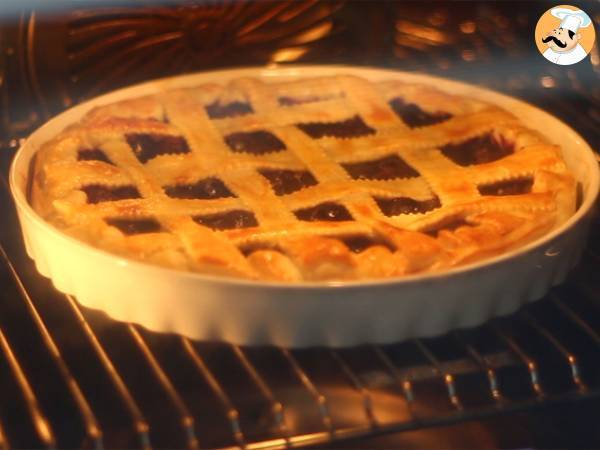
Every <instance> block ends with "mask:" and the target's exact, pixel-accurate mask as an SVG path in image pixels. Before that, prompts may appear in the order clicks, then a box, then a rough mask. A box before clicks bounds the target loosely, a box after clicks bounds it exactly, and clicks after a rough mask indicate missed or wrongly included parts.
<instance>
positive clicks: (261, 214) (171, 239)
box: [30, 76, 576, 282]
mask: <svg viewBox="0 0 600 450" xmlns="http://www.w3.org/2000/svg"><path fill="white" fill-rule="evenodd" d="M34 164H35V168H34V176H33V180H32V181H33V182H32V183H31V185H32V189H31V193H30V195H31V201H32V204H33V206H34V208H35V209H36V210H37V211H38V212H39V213H40V214H41V215H42V216H43V217H44V218H45V219H46V220H47V221H49V222H51V223H52V224H54V225H55V226H56V227H58V228H60V229H62V230H64V231H65V232H67V233H68V234H70V235H72V236H76V237H78V238H80V239H83V240H85V241H87V242H88V243H90V244H92V245H95V246H97V247H99V248H102V249H105V250H108V251H112V252H116V253H119V254H121V255H126V256H130V257H133V258H136V259H140V260H144V261H151V262H154V263H158V264H161V265H164V266H169V267H175V268H180V269H185V270H190V271H198V272H202V273H211V274H226V275H233V276H238V277H244V278H250V279H266V280H280V281H288V282H289V281H302V280H307V281H308V280H351V279H370V278H385V277H398V276H402V275H405V274H412V273H418V272H427V271H439V270H442V269H444V268H448V267H452V266H456V265H458V264H463V263H466V262H470V261H474V260H478V259H481V258H484V257H488V256H491V255H496V254H499V253H501V252H505V251H508V250H511V249H514V248H516V247H518V246H522V245H523V244H525V243H527V242H529V241H531V240H532V239H535V238H537V237H539V236H540V235H542V234H544V233H546V232H547V231H549V230H550V229H552V228H553V227H555V226H557V225H558V224H560V223H562V222H563V221H565V220H566V219H567V218H568V217H569V216H570V215H571V214H573V212H574V209H575V197H576V196H575V191H576V189H575V181H574V179H573V177H572V176H571V174H570V173H569V172H568V170H567V169H566V167H565V164H564V162H563V161H562V159H561V157H560V151H559V148H557V147H556V146H553V145H550V144H548V143H547V142H546V141H545V140H544V138H543V137H541V136H540V135H539V134H537V133H535V132H533V131H531V130H529V129H527V128H526V127H525V126H523V124H521V123H520V122H519V120H518V119H517V118H515V117H514V116H513V115H511V114H510V113H508V112H507V111H504V110H502V109H499V108H498V107H496V106H493V105H489V104H485V103H483V102H479V101H474V100H471V99H467V98H462V97H458V96H453V95H449V94H446V93H443V92H440V91H437V90H435V89H433V88H431V87H427V86H423V85H415V84H405V83H402V82H398V81H386V82H378V83H373V82H369V81H367V80H364V79H361V78H357V77H353V76H334V77H323V78H313V79H303V80H298V81H293V82H263V81H260V80H258V79H252V78H240V79H236V80H234V81H232V82H230V83H229V84H227V85H226V86H222V85H217V84H206V85H201V86H197V87H194V88H189V89H179V90H170V91H165V92H162V93H160V94H157V95H152V96H147V97H142V98H137V99H133V100H127V101H122V102H119V103H114V104H110V105H108V106H103V107H99V108H96V109H94V110H93V111H91V112H90V113H88V114H87V115H86V116H85V117H84V118H83V119H82V120H81V121H80V122H79V123H78V124H76V125H73V126H71V127H69V128H68V129H66V130H65V131H63V132H62V133H61V134H60V135H58V136H57V137H56V138H55V139H53V140H52V141H51V142H49V143H47V144H45V145H44V146H43V147H42V148H41V149H40V150H39V152H38V154H37V157H36V161H35V163H34Z"/></svg>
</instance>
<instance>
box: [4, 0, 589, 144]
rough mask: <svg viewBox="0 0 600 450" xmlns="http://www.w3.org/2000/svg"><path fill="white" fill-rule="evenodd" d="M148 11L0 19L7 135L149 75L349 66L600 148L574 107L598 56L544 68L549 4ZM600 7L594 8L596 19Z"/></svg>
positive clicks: (92, 10)
mask: <svg viewBox="0 0 600 450" xmlns="http://www.w3.org/2000/svg"><path fill="white" fill-rule="evenodd" d="M140 3H141V2H138V4H140ZM148 3H149V4H154V5H157V4H158V5H161V6H138V5H135V6H131V5H132V4H131V2H130V3H124V2H119V3H115V2H103V3H99V4H98V5H94V4H93V3H92V2H88V3H85V2H83V6H86V5H88V6H86V7H84V8H77V9H68V10H63V9H61V7H60V5H61V3H60V2H58V3H56V2H47V3H46V4H44V3H42V5H44V6H43V7H41V8H39V9H38V10H33V11H32V10H25V11H18V10H16V9H11V10H10V14H8V13H7V14H4V15H2V16H0V17H1V18H3V20H4V21H5V22H6V23H5V25H4V26H3V27H2V29H1V33H2V34H1V39H0V45H2V47H3V52H2V54H1V56H0V57H1V58H2V60H1V66H0V67H2V70H3V75H4V83H3V84H2V98H3V101H2V108H3V117H4V119H3V121H2V127H3V131H4V134H5V135H9V136H11V137H12V136H19V135H21V134H23V133H24V132H26V131H27V130H28V129H30V128H31V127H33V126H35V124H38V123H40V121H41V120H43V119H44V118H47V117H48V116H51V115H53V114H55V113H57V112H58V111H61V110H63V109H65V108H66V107H68V106H70V105H73V104H74V103H78V102H80V101H81V100H84V99H86V98H90V97H93V96H96V95H98V94H101V93H103V92H107V91H110V90H113V89H115V88H118V87H122V86H126V85H130V84H133V83H137V82H140V81H144V80H149V79H153V78H160V77H165V76H171V75H178V74H183V73H189V72H194V71H202V70H209V69H215V68H228V67H239V66H249V65H250V66H252V65H259V66H262V65H267V64H271V65H289V64H352V65H366V66H382V67H388V68H396V69H401V70H409V71H423V72H427V73H430V74H443V76H445V77H451V78H458V79H462V80H467V81H470V82H475V83H478V84H482V85H486V86H489V87H491V88H493V89H497V90H501V91H508V92H510V93H511V94H512V95H516V96H519V97H523V98H525V99H527V100H529V101H532V102H535V103H537V104H539V105H540V106H542V107H546V108H550V109H552V110H553V111H555V113H556V114H557V115H559V116H561V117H564V118H565V119H567V120H568V119H571V120H568V121H569V122H570V123H572V122H576V123H577V125H578V127H579V130H580V131H581V132H582V133H583V134H584V136H585V137H587V138H588V139H589V140H591V141H592V144H593V145H592V146H596V144H597V143H598V141H597V140H596V139H597V135H595V134H594V131H595V126H596V125H597V122H594V118H596V119H597V111H594V110H587V109H584V112H586V113H587V114H584V116H585V117H582V116H581V115H580V114H577V113H578V111H579V108H578V105H580V106H584V108H589V106H585V105H586V102H589V100H590V99H589V97H590V95H589V94H592V97H593V99H594V100H595V101H597V99H598V95H599V94H598V91H597V89H598V84H597V81H598V71H599V70H600V68H599V67H600V66H599V64H600V62H599V61H598V59H599V55H598V47H597V46H596V47H595V48H594V49H593V51H592V55H591V58H590V59H589V60H588V61H585V62H583V63H581V64H577V65H575V66H571V67H570V68H569V69H568V70H564V68H562V67H557V66H554V65H550V64H548V63H547V61H546V60H545V59H543V58H542V57H540V55H539V54H538V53H537V51H536V48H535V45H534V44H533V29H534V27H535V24H536V22H537V19H538V18H539V16H540V15H541V14H542V13H543V12H544V11H545V10H546V9H547V7H548V5H547V4H546V3H543V2H444V1H441V2H426V3H422V2H416V1H413V2H376V1H373V2H364V1H344V0H330V1H321V2H319V1H301V2H298V1H275V2H273V1H254V2H253V1H227V0H225V1H218V2H179V3H177V2H169V3H165V2H163V3H160V2H158V3H157V2H148ZM53 4H55V5H59V6H54V7H52V5H53ZM111 4H112V5H113V6H110V5H111ZM92 5H94V7H92ZM128 5H129V6H128ZM597 9H598V7H597V4H596V3H593V2H590V3H589V7H588V10H589V11H594V10H596V11H597ZM0 14H1V11H0ZM592 15H593V13H592ZM565 97H569V99H570V100H571V102H570V103H569V104H570V105H571V106H570V108H569V107H567V106H565V105H564V102H563V100H564V99H565ZM559 104H560V105H561V106H560V107H558V108H557V107H556V106H558V105H559ZM575 116H576V117H577V118H578V119H581V120H575V121H574V120H573V119H574V118H575ZM588 116H591V117H590V118H588Z"/></svg>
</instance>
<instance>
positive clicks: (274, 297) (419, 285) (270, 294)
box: [10, 66, 599, 347]
mask: <svg viewBox="0 0 600 450" xmlns="http://www.w3.org/2000/svg"><path fill="white" fill-rule="evenodd" d="M333 73H347V74H355V75H359V76H362V77H365V78H368V79H372V80H383V79H400V80H403V81H407V82H418V83H424V84H430V85H434V86H435V87H436V88H437V89H441V90H445V91H448V92H451V93H454V94H460V95H465V96H470V97H474V98H479V99H482V100H484V101H486V102H490V103H494V104H497V105H499V106H501V107H502V108H505V109H507V110H508V111H511V112H512V113H514V114H515V115H517V116H518V117H520V118H521V119H522V120H523V122H524V123H526V124H528V125H529V126H530V127H531V128H534V129H537V130H539V131H541V132H542V133H543V134H544V135H545V136H546V137H547V138H548V139H549V140H550V141H552V142H555V143H557V144H559V145H561V146H562V149H563V156H564V159H565V161H566V163H567V165H568V166H569V167H570V169H571V170H572V171H573V172H574V173H575V176H576V177H577V179H578V181H579V182H580V184H581V188H582V189H581V190H582V202H581V206H580V207H579V209H578V211H577V213H576V214H575V215H574V216H573V217H571V218H570V219H569V220H568V221H567V222H566V223H565V224H563V225H562V226H561V227H560V228H558V229H556V230H554V231H553V232H551V233H550V234H548V235H546V236H544V237H543V238H541V239H539V240H537V241H535V242H532V243H530V244H528V245H526V246H524V247H522V248H520V249H518V250H516V251H513V252H511V253H508V254H503V255H501V256H497V257H495V258H491V259H487V260H484V261H481V262H477V263H474V264H470V265H465V266H462V267H458V268H455V269H452V270H448V271H446V272H444V273H435V274H425V275H417V276H409V277H405V278H402V279H396V280H385V281H373V282H344V283H318V284H317V283H303V284H276V283H266V282H255V281H244V280H239V279H231V278H223V277H214V276H208V275H202V274H197V273H189V272H183V271H176V270H170V269H165V268H162V267H158V266H152V265H148V264H144V263H140V262H137V261H132V260H128V259H125V258H122V257H119V256H115V255H113V254H109V253H106V252H104V251H102V250H98V249H96V248H94V247H91V246H90V245H87V244H85V243H83V242H80V241H78V240H76V239H74V238H72V237H69V236H67V235H65V234H63V233H62V232H61V231H59V230H57V229H56V228H54V227H53V226H52V225H50V224H48V223H46V222H45V221H44V220H43V219H41V218H40V217H39V216H38V215H37V213H36V212H35V211H34V210H33V209H32V208H31V207H30V205H29V204H28V202H27V199H26V187H27V176H28V170H29V163H30V160H31V158H32V156H33V155H34V153H35V152H36V150H37V149H38V148H39V147H40V145H41V144H42V143H44V142H45V141H47V140H49V139H50V138H52V137H53V136H55V135H56V134H57V133H59V132H60V131H61V130H63V129H64V128H65V127H66V126H67V125H69V124H71V123H74V122H77V121H78V120H79V119H80V118H81V117H82V116H83V115H85V114H86V113H87V112H88V111H89V110H90V109H91V108H93V107H95V106H98V105H102V104H107V103H112V102H114V101H118V100H122V99H126V98H132V97H137V96H141V95H146V94H152V93H155V92H158V91H159V90H161V89H168V88H172V87H183V86H190V85H196V84H200V83H204V82H209V81H210V82H215V81H216V82H222V83H224V82H226V81H228V80H229V79H232V78H237V77H240V76H259V77H264V78H267V79H273V78H277V79H282V80H283V79H290V78H296V77H311V76H319V75H331V74H333ZM598 185H599V172H598V165H597V162H596V160H595V158H594V154H593V152H592V150H591V149H590V147H589V146H588V144H587V143H586V142H585V141H584V140H583V139H582V138H581V137H580V136H579V135H578V134H577V133H576V132H575V131H573V130H572V129H571V128H570V127H569V126H567V125H566V124H564V123H562V122H561V121H559V120H558V119H556V118H555V117H553V116H551V115H550V114H548V113H546V112H544V111H542V110H540V109H537V108H535V107H533V106H531V105H529V104H526V103H524V102H522V101H519V100H516V99H514V98H510V97H507V96H504V95H501V94H498V93H496V92H492V91H489V90H486V89H482V88H478V87H475V86H472V85H467V84H463V83H458V82H454V81H449V80H445V79H441V78H436V77H431V76H426V75H419V74H411V73H404V72H397V71H388V70H381V69H374V68H356V67H340V66H309V67H294V68H248V69H237V70H227V71H219V72H207V73H199V74H194V75H189V76H182V77H176V78H169V79H163V80H157V81H151V82H148V83H144V84H141V85H137V86H134V87H130V88H126V89H122V90H119V91H116V92H113V93H110V94H107V95H103V96H102V97H98V98H96V99H94V100H91V101H88V102H86V103H84V104H81V105H79V106H77V107H75V108H72V109H70V110H68V111H66V112H64V113H62V114H60V115H58V116H57V117H55V118H53V119H52V120H50V121H49V122H48V123H46V124H45V125H44V126H42V127H41V128H39V129H38V130H37V131H35V132H34V133H33V134H32V135H31V136H30V137H29V139H27V141H26V142H25V144H24V145H23V146H22V148H21V149H20V150H19V151H18V153H17V155H16V156H15V159H14V161H13V164H12V167H11V171H10V187H11V190H12V193H13V196H14V199H15V202H16V206H17V211H18V215H19V219H20V222H21V226H22V231H23V237H24V239H25V244H26V247H27V252H28V253H29V255H30V256H31V258H33V260H34V261H35V264H36V267H37V269H38V271H39V272H40V273H41V274H43V275H44V276H46V277H49V278H51V279H52V282H53V283H54V285H55V286H56V288H57V289H58V290H60V291H63V292H65V293H69V294H73V295H74V296H75V297H76V298H77V299H78V300H79V302H81V304H83V305H85V306H87V307H90V308H96V309H100V310H103V311H105V312H106V313H107V314H108V315H109V316H111V317H113V318H114V319H117V320H122V321H130V322H135V323H138V324H141V325H143V326H145V327H147V328H149V329H151V330H156V331H164V332H177V333H181V334H185V335H187V336H190V337H192V338H197V339H205V340H224V341H229V342H233V343H237V344H266V343H270V344H278V345H285V346H291V347H303V346H311V345H330V346H349V345H355V344H360V343H386V342H394V341H399V340H402V339H405V338H409V337H423V336H432V335H437V334H441V333H443V332H445V331H447V330H449V329H452V328H456V327H469V326H474V325H477V324H480V323H482V322H484V321H485V320H486V319H488V318H490V317H493V316H496V315H502V314H507V313H510V312H512V311H514V310H516V309H517V308H518V307H519V306H520V305H522V304H523V303H525V302H528V301H531V300H535V299H538V298H540V297H542V296H543V295H544V293H546V291H547V290H548V289H549V288H550V287H551V286H552V285H555V284H557V283H560V282H561V281H563V280H564V279H565V276H566V274H567V272H568V271H569V269H571V268H572V267H573V265H574V264H575V263H576V262H577V261H578V259H579V257H580V255H581V253H582V250H583V248H584V246H585V242H586V236H587V231H588V228H589V220H588V219H589V215H590V214H589V213H590V210H591V208H592V206H593V205H594V202H595V199H596V196H597V194H598Z"/></svg>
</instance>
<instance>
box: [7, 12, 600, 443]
mask: <svg viewBox="0 0 600 450" xmlns="http://www.w3.org/2000/svg"><path fill="white" fill-rule="evenodd" d="M341 3H344V2H340V4H341ZM440 4H442V5H443V3H440ZM390 5H391V4H390ZM414 5H417V4H416V3H415V4H413V7H412V9H413V11H412V13H411V12H410V11H409V12H405V11H403V13H402V14H403V16H402V18H400V19H398V18H397V17H398V16H397V15H394V14H396V13H393V14H389V15H390V16H391V17H392V18H394V19H393V20H395V22H394V23H395V25H394V26H395V28H394V30H395V31H394V33H396V34H395V37H394V39H393V41H390V42H391V43H392V44H391V47H390V48H387V47H386V48H387V50H386V52H384V51H378V50H375V49H374V48H366V49H365V51H364V55H363V54H361V55H360V58H362V59H361V63H364V64H380V65H386V66H388V67H403V68H404V67H405V66H404V61H405V56H406V55H407V54H409V53H408V52H409V51H410V50H411V49H412V50H413V53H411V55H413V56H414V53H416V56H415V57H414V59H413V62H412V65H411V66H410V67H411V68H415V69H424V68H426V69H427V70H429V71H433V72H436V71H437V72H440V73H444V74H446V75H447V76H453V77H457V78H463V79H471V80H472V79H473V76H474V74H475V75H476V81H477V82H480V83H482V84H485V85H488V86H491V87H493V88H496V89H499V90H503V91H507V92H509V93H512V94H514V95H517V96H520V97H522V98H525V99H528V100H530V101H532V102H534V103H536V104H538V105H539V106H541V107H544V108H546V109H549V110H551V111H552V112H553V113H554V114H556V115H558V116H560V117H561V118H563V119H564V120H566V121H567V122H569V123H571V124H574V126H576V128H577V129H578V131H580V132H581V133H582V134H583V135H584V137H585V138H586V139H588V141H589V142H590V143H591V144H592V146H593V147H595V148H598V147H599V146H600V133H599V132H598V126H599V125H600V91H597V87H596V88H593V86H594V85H595V86H597V80H598V76H599V73H600V66H599V64H600V60H599V59H598V52H597V49H596V50H595V52H596V53H595V57H594V58H595V59H594V58H592V63H593V64H591V65H588V66H585V67H580V68H578V69H577V70H567V71H561V70H558V69H556V68H554V67H550V66H549V65H548V64H545V63H538V64H533V65H532V66H531V67H528V70H522V71H517V72H515V73H504V72H502V70H500V69H498V64H496V65H495V66H492V65H489V64H487V63H486V62H485V61H486V55H489V49H490V43H489V42H487V41H486V42H483V41H481V36H479V35H478V34H477V33H473V30H474V28H473V27H480V28H483V25H484V22H480V21H478V20H482V21H485V20H489V17H492V19H493V18H494V17H501V16H494V14H497V13H498V12H497V11H495V10H494V11H492V13H493V14H492V13H490V14H491V15H490V16H489V17H488V16H486V15H485V14H487V13H486V12H485V11H486V10H484V13H482V14H483V18H481V17H480V18H478V19H477V18H476V19H474V20H473V21H471V19H466V18H465V17H470V16H469V14H472V12H471V11H470V9H471V6H470V5H466V6H465V5H463V6H457V7H456V9H457V11H456V14H457V16H458V17H459V18H458V19H456V20H458V21H459V22H460V27H458V26H457V29H458V30H460V31H459V33H462V34H461V36H462V37H461V39H463V38H464V39H465V41H464V43H462V44H461V45H462V46H463V47H462V48H465V50H462V51H461V50H460V47H458V46H457V48H458V49H457V50H456V52H457V55H455V56H457V57H458V58H459V59H461V60H462V61H463V64H462V65H456V66H452V65H450V66H448V60H447V59H445V57H444V56H442V55H439V54H438V53H439V52H438V51H437V50H438V49H439V47H440V46H441V45H442V44H444V41H443V39H442V38H443V37H444V36H450V34H448V35H445V34H443V33H444V32H445V31H444V28H443V26H442V25H441V24H438V25H439V26H438V29H439V30H440V31H438V34H435V33H432V30H433V31H435V26H434V25H435V24H436V23H437V22H435V21H436V20H438V18H436V17H437V16H436V14H437V12H436V11H438V8H437V6H436V7H432V8H431V12H430V14H428V15H426V16H423V17H421V16H422V13H421V12H419V8H418V7H417V6H414ZM435 5H437V3H436V4H435ZM388 7H391V6H388ZM509 7H510V5H509V6H507V8H509ZM536 7H537V6H536ZM363 8H367V7H363ZM485 8H486V6H485V5H484V9H485ZM359 9H360V8H359ZM538 9H539V8H538ZM542 9H543V8H542ZM340 11H342V13H343V12H344V9H343V8H341V9H340ZM501 12H502V11H500V13H501ZM367 13H369V11H366V10H365V14H364V17H365V22H368V21H369V20H370V19H369V18H371V19H373V17H375V16H374V15H371V16H369V14H370V13H369V14H367ZM500 13H498V14H500ZM411 14H413V16H411ZM360 15H361V16H362V15H363V14H362V13H361V14H360ZM348 17H350V16H348ZM531 17H536V14H532V15H531ZM531 17H530V19H531ZM22 19H23V16H22ZM434 19H435V20H434ZM420 20H421V21H423V20H429V22H428V23H429V24H428V25H426V26H424V27H423V28H422V30H425V31H427V33H422V35H421V38H420V40H419V39H417V38H419V35H418V34H417V35H416V38H415V33H412V34H413V35H412V37H411V36H409V34H410V32H411V30H412V31H414V30H415V28H414V27H415V26H416V25H415V24H416V23H419V21H420ZM494 20H495V19H494ZM498 20H499V19H498ZM519 20H520V19H519ZM25 22H26V21H25ZM25 22H24V23H25ZM457 23H458V22H457ZM519 23H520V24H521V25H519V26H520V27H521V29H520V30H519V29H517V30H514V29H509V27H508V26H507V27H508V28H507V27H505V29H506V31H505V35H504V38H506V39H508V38H507V37H506V36H509V35H518V34H519V33H528V26H527V22H523V23H521V22H519ZM432 24H433V25H432ZM463 24H464V27H463ZM474 24H475V25H474ZM524 24H525V25H524ZM367 25H368V26H373V23H370V24H367ZM411 26H412V27H413V28H411ZM449 26H450V25H448V27H449ZM334 29H335V27H334ZM417 29H418V28H417ZM337 33H338V34H337V36H338V37H339V36H342V37H341V39H342V40H343V39H345V38H344V34H343V32H337ZM428 33H429V34H428ZM0 34H1V33H0ZM25 34H26V33H25ZM25 34H24V36H25ZM463 35H464V36H463ZM440 36H441V37H440ZM469 36H470V38H469ZM23 39H25V37H23ZM335 39H337V38H335V36H334V40H335ZM453 39H454V38H453ZM478 39H479V40H478ZM519 39H521V38H519ZM428 40H429V41H430V42H429V41H428ZM521 41H522V39H521ZM453 42H455V43H456V42H457V41H456V39H454V40H453ZM461 42H462V41H461ZM497 42H499V43H500V44H499V45H500V47H503V41H502V39H500V38H498V40H497ZM376 44H377V45H383V44H384V42H383V40H382V41H381V42H378V43H376ZM471 44H473V45H471ZM327 45H329V44H327ZM331 45H333V44H331ZM336 45H337V44H336ZM340 45H343V44H340ZM427 45H430V46H431V48H425V50H423V46H425V47H427ZM457 45H458V44H457ZM334 46H335V45H334ZM469 49H470V50H469ZM17 50H18V49H17ZM492 50H493V51H496V52H497V51H500V52H501V53H502V52H504V53H502V55H503V57H504V58H509V57H510V58H513V61H522V59H518V58H519V55H518V48H515V49H506V51H504V50H502V49H500V50H498V49H492ZM513 50H514V51H516V53H517V54H516V56H515V55H514V54H512V52H513ZM330 53H331V52H330V51H329V50H327V46H326V49H325V51H324V52H323V53H322V55H324V56H322V57H321V56H319V53H316V54H315V55H314V56H313V60H312V61H310V62H319V61H329V59H328V58H329V56H330ZM17 54H18V51H17ZM332 54H333V55H339V52H338V53H335V52H333V53H332ZM515 58H516V59H515ZM333 59H334V60H335V61H336V62H344V61H343V60H339V61H338V59H339V58H338V56H334V57H333ZM479 59H482V60H483V62H482V63H481V65H477V61H478V60H479ZM24 61H25V62H23V64H24V65H23V67H25V66H26V65H27V60H24ZM349 62H352V61H349ZM470 63H473V64H475V65H473V66H471V68H470V70H472V71H471V72H470V73H465V72H469V71H465V69H464V67H468V64H470ZM464 64H467V66H465V65H464ZM486 64H487V65H486ZM19 67H21V66H19ZM1 68H2V67H0V69H1ZM491 68H496V69H497V70H496V69H494V70H491ZM30 69H31V68H30ZM29 71H30V72H31V70H29ZM594 80H596V81H594ZM7 89H8V88H7V84H6V83H4V84H2V83H0V97H1V98H2V99H3V102H2V104H1V105H0V106H1V107H2V108H9V106H7V105H8V104H9V102H8V101H7V98H9V97H10V96H8V95H7ZM34 109H35V108H34ZM3 111H4V113H5V115H4V116H5V117H9V116H10V114H8V113H9V111H7V110H3ZM12 112H14V111H12ZM38 113H39V112H38ZM40 116H43V114H42V113H39V115H38V116H37V117H36V116H35V115H34V116H23V117H25V118H26V119H27V120H30V122H29V123H27V120H23V121H20V122H19V123H18V125H19V126H18V130H16V129H12V131H11V130H10V129H9V128H8V127H5V129H4V132H5V134H4V136H3V140H4V141H5V143H4V148H2V149H0V150H2V151H1V152H0V155H1V157H0V160H1V168H2V170H1V174H0V211H1V213H2V222H1V225H0V245H1V247H0V286H1V287H2V291H1V293H0V449H2V448H38V447H45V448H55V447H60V448H63V447H64V448H69V447H70V448H80V447H85V448H97V449H100V448H125V447H127V448H130V447H136V448H150V447H155V448H179V447H190V448H229V447H238V448H248V449H263V448H264V449H269V448H286V447H303V446H310V445H337V444H338V443H341V442H343V441H345V440H348V439H351V438H358V437H362V436H373V435H378V434H383V433H391V432H398V431H408V430H416V429H430V428H431V427H434V426H438V425H443V424H452V423H463V422H465V421H467V420H470V419H483V418H486V417H496V416H498V415H500V414H503V413H508V412H514V411H533V410H535V409H536V408H538V407H544V406H545V405H549V404H552V403H553V402H559V401H567V402H570V404H573V403H576V402H578V401H579V400H587V399H594V398H597V397H599V396H600V331H599V330H600V296H599V295H598V293H599V292H600V281H598V277H597V276H596V275H595V271H596V270H597V267H598V266H599V265H600V233H599V232H598V230H600V219H598V218H595V219H594V223H593V225H592V230H593V232H592V235H591V238H590V245H589V248H588V251H587V252H586V254H585V256H584V259H583V261H582V263H581V264H580V265H579V267H578V268H577V269H576V270H574V271H573V273H572V276H571V277H570V279H569V281H568V282H567V283H565V284H564V285H562V286H560V287H557V288H555V289H554V290H553V291H552V292H551V293H550V294H549V295H548V296H547V297H546V298H545V299H543V300H540V301H538V302H535V303H532V304H530V305H528V306H527V307H525V308H523V309H522V310H521V311H519V312H518V313H516V314H514V315H512V316H510V317H505V318H499V319H495V320H492V321H491V322H489V323H487V324H485V325H484V326H481V327H478V328H475V329H467V330H457V331H454V332H451V333H449V334H447V335H445V336H441V337H438V338H433V339H415V340H411V341H407V342H402V343H397V344H394V345H386V346H361V347H356V348H348V349H336V350H334V349H329V348H313V349H305V350H290V349H286V348H276V347H261V348H245V347H238V346H233V345H228V344H218V343H209V342H195V341H191V340H189V339H187V338H185V337H181V336H176V335H160V334H156V333H152V332H149V331H147V330H145V329H143V328H141V327H138V326H136V325H132V324H123V323H118V322H115V321H112V320H110V319H108V318H107V317H106V316H104V315H103V314H102V313H100V312H98V311H93V310H89V309H86V308H84V307H81V306H80V305H78V303H77V301H76V299H74V298H72V297H69V296H65V295H62V294H60V293H59V292H57V291H56V290H55V289H54V288H53V287H52V285H51V283H50V282H49V281H48V280H46V279H44V278H42V277H40V276H39V275H38V274H37V272H36V271H35V268H34V266H33V264H32V262H31V261H30V260H29V259H28V258H27V256H26V254H25V251H24V248H23V245H22V239H21V236H20V231H19V228H18V224H17V220H16V217H15V211H14V207H13V205H12V201H11V199H10V194H9V192H8V186H7V181H6V173H7V170H8V164H9V161H10V158H11V156H12V154H13V153H14V151H15V148H16V146H17V145H18V138H19V136H22V135H24V134H25V133H26V131H27V130H28V129H30V128H31V127H32V126H35V124H36V123H39V120H40V119H39V117H40ZM15 123H16V122H15ZM7 130H8V131H7ZM15 130H16V131H15ZM106 282H107V283H110V280H107V281H106ZM118 300H119V299H115V301H118ZM440 301H443V299H440Z"/></svg>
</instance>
